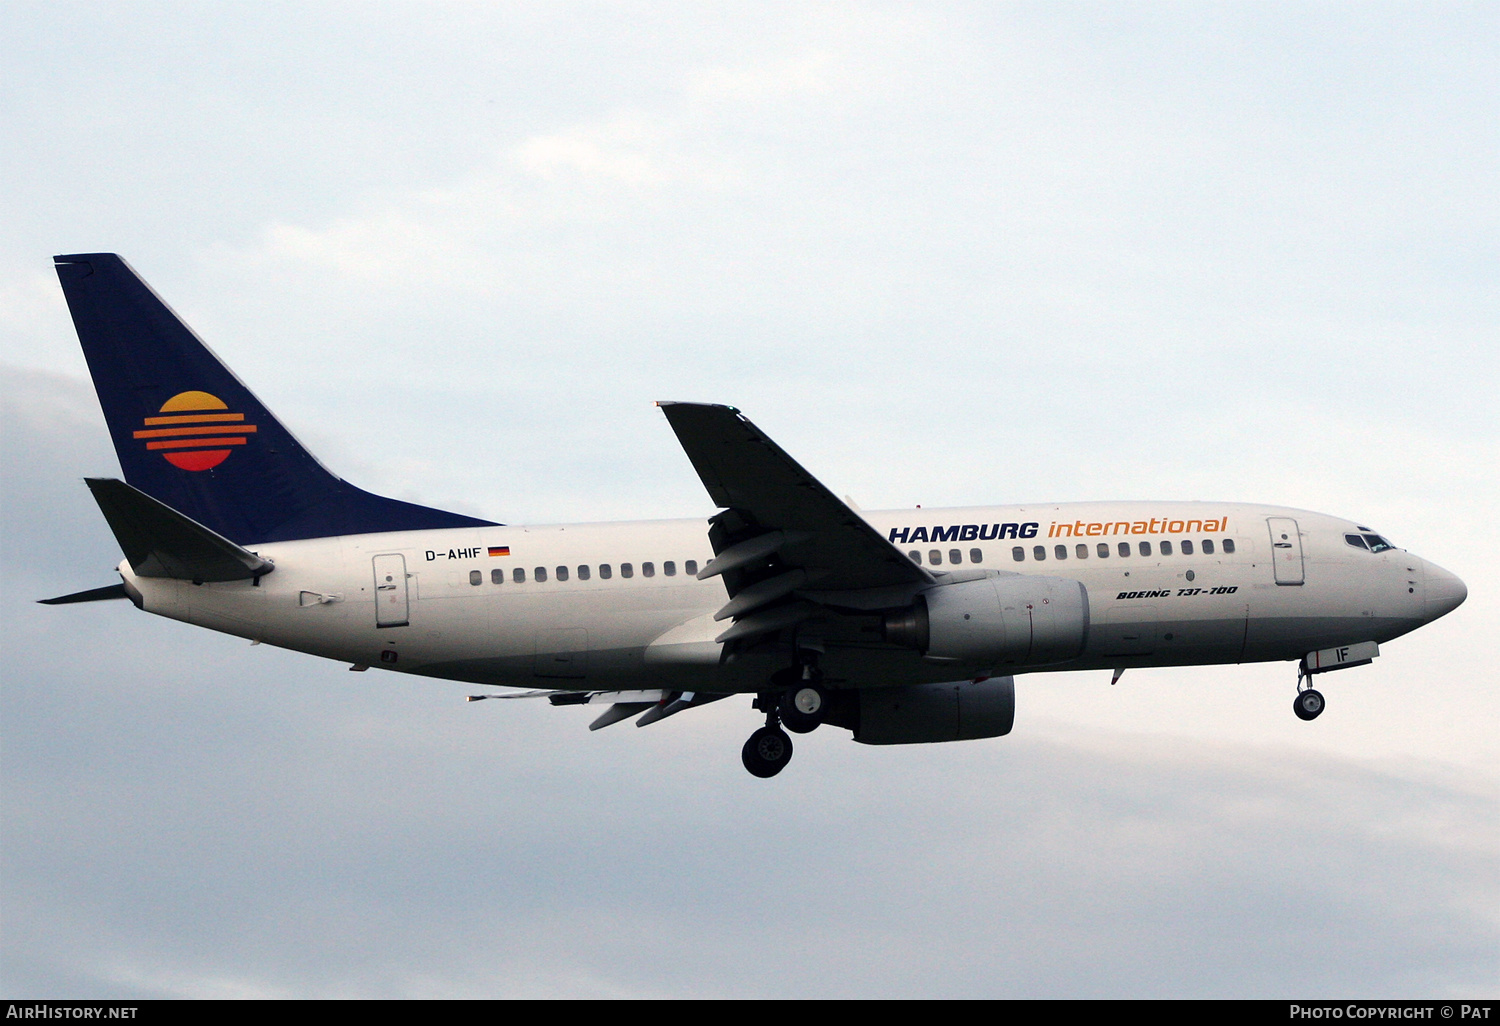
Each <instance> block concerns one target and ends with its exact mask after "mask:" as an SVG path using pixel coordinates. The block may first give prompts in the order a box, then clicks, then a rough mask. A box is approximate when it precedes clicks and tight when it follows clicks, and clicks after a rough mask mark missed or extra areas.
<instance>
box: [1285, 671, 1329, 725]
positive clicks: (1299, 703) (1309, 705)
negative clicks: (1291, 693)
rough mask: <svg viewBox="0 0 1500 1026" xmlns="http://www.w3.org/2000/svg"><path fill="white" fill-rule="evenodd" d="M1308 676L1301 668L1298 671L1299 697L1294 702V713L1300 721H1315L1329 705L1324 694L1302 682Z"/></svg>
mask: <svg viewBox="0 0 1500 1026" xmlns="http://www.w3.org/2000/svg"><path fill="white" fill-rule="evenodd" d="M1307 677H1308V675H1307V674H1306V673H1305V672H1304V671H1303V670H1302V668H1301V667H1299V668H1298V669H1297V697H1296V698H1294V699H1293V700H1292V712H1294V713H1296V714H1297V719H1299V720H1315V719H1317V718H1318V716H1319V715H1320V714H1321V713H1322V712H1323V707H1324V706H1325V705H1326V704H1327V703H1326V702H1324V701H1323V692H1321V691H1316V690H1314V689H1313V687H1312V686H1311V685H1308V686H1307V687H1306V688H1304V687H1303V686H1302V682H1303V681H1304V680H1306V679H1307Z"/></svg>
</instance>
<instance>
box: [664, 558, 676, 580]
mask: <svg viewBox="0 0 1500 1026" xmlns="http://www.w3.org/2000/svg"><path fill="white" fill-rule="evenodd" d="M661 572H662V573H663V574H664V575H665V576H667V577H676V576H677V564H676V563H674V562H672V561H671V560H670V559H669V560H667V561H666V562H665V563H663V564H662V565H661Z"/></svg>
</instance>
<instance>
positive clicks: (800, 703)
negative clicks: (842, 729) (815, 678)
mask: <svg viewBox="0 0 1500 1026" xmlns="http://www.w3.org/2000/svg"><path fill="white" fill-rule="evenodd" d="M780 704H781V725H782V726H783V727H785V728H786V729H787V730H790V731H791V732H792V733H794V734H810V733H812V732H813V731H814V730H817V729H818V727H820V726H822V724H823V717H824V715H825V714H826V713H827V712H828V692H827V691H824V690H823V688H822V687H821V686H820V685H817V684H811V683H808V682H805V681H804V682H802V683H800V684H797V685H795V686H794V687H791V688H789V689H788V690H787V691H785V692H784V693H783V694H782V696H781V703H780Z"/></svg>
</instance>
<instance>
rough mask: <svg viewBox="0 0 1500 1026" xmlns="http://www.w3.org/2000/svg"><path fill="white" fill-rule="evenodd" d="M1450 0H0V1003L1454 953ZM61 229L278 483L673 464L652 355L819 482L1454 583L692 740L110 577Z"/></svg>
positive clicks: (584, 500) (1138, 972)
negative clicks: (1066, 515)
mask: <svg viewBox="0 0 1500 1026" xmlns="http://www.w3.org/2000/svg"><path fill="white" fill-rule="evenodd" d="M1496 182H1500V9H1497V8H1496V7H1495V6H1494V5H1493V4H1484V3H1476V4H1442V3H1423V4H1393V5H1385V4H1352V5H1350V4H1339V5H1330V4H1318V3H1312V4H1306V5H1301V4H1271V3H1251V4H1229V3H1218V4H1212V5H1209V4H1201V5H1182V4H1147V3H1133V4H1123V3H1122V4H1113V5H1111V4H1105V5H1098V4H1057V3H1038V4H1000V5H997V4H961V3H953V4H931V5H909V4H889V5H887V4H859V3H845V4H837V5H832V6H826V5H816V4H800V5H795V6H794V5H786V4H765V5H744V4H726V3H721V4H714V5H701V4H680V5H678V4H670V3H650V4H632V3H609V4H604V3H600V4H563V3H544V4H534V5H532V4H510V5H505V6H502V7H497V6H495V5H488V4H451V5H450V4H437V3H429V4H413V5H402V4H380V5H372V4H334V3H322V4H303V3H298V4H286V5H277V4H269V3H259V4H253V5H233V4H214V5H203V4H180V5H178V4H139V3H136V4H132V3H125V4H121V3H108V4H105V3H93V2H83V0H80V2H74V3H70V4H66V5H61V4H51V3H20V2H10V3H6V4H4V5H3V6H0V212H3V217H0V360H3V361H4V366H3V386H4V387H3V399H4V407H3V420H0V430H3V437H0V441H3V462H0V470H3V473H4V475H5V477H4V483H3V491H0V496H3V501H4V507H3V522H0V527H3V535H0V544H3V566H0V574H3V577H4V580H5V584H6V586H5V588H4V589H3V595H0V601H3V602H4V608H5V611H6V615H7V618H8V620H9V623H10V624H11V628H12V629H11V631H10V632H9V635H8V637H7V639H6V642H5V646H4V653H5V665H6V669H5V672H4V677H3V687H0V774H3V778H0V810H3V817H0V991H3V992H4V993H6V994H8V995H13V996H17V997H20V996H36V997H40V996H56V995H78V996H85V995H89V996H118V997H136V996H141V997H144V996H167V995H184V996H355V995H359V996H659V995H670V996H679V995H680V996H924V995H931V996H955V997H957V996H988V997H1004V996H1091V997H1108V996H1198V995H1202V996H1303V997H1308V996H1319V995H1328V996H1350V995H1359V996H1366V995H1368V996H1403V995H1405V996H1440V995H1453V996H1460V997H1462V996H1475V995H1480V994H1488V995H1491V996H1492V995H1494V994H1495V993H1496V992H1497V990H1500V826H1497V824H1500V741H1497V737H1500V687H1497V685H1500V674H1497V673H1496V671H1495V669H1494V666H1493V658H1492V656H1491V655H1490V654H1489V652H1488V651H1487V647H1488V644H1489V643H1491V641H1492V639H1493V635H1494V631H1493V625H1494V623H1495V622H1496V619H1497V616H1500V596H1497V591H1496V588H1495V585H1494V582H1495V581H1496V579H1497V578H1500V558H1497V555H1496V546H1495V544H1494V537H1495V532H1494V527H1493V518H1494V515H1495V510H1496V509H1497V507H1500V487H1497V472H1496V468H1497V467H1500V442H1497V438H1500V416H1497V413H1496V401H1495V395H1496V391H1497V386H1500V357H1497V355H1496V349H1495V339H1496V330H1497V326H1500V282H1497V270H1500V259H1497V238H1500V224H1497V206H1500V204H1497V198H1496V197H1497V190H1496V187H1495V186H1496ZM99 250H108V251H114V252H119V253H121V254H122V255H124V256H125V257H126V259H128V260H129V261H130V262H131V263H132V264H133V265H134V267H135V268H136V269H137V270H138V271H139V272H140V273H141V274H142V275H143V276H144V277H145V278H146V279H147V280H148V281H149V282H150V283H151V284H152V285H153V286H154V287H155V288H156V289H157V291H158V292H159V293H161V294H162V296H163V297H164V298H165V299H166V300H167V301H168V302H169V303H171V304H172V305H173V306H174V307H175V308H176V309H177V310H178V312H179V313H180V314H182V315H183V317H184V318H185V319H186V320H187V321H188V322H189V323H190V324H191V325H192V326H193V327H194V328H195V329H196V330H197V331H198V332H199V334H200V335H202V336H203V337H204V338H205V339H206V340H207V341H208V342H209V344H210V345H211V346H213V347H214V349H215V350H216V351H217V352H218V353H219V355H220V356H221V357H223V358H224V359H225V360H226V361H227V362H228V363H229V364H230V365H231V366H232V367H233V368H234V369H235V370H236V372H237V373H238V374H239V375H240V376H241V377H242V378H243V379H244V380H245V381H246V382H247V383H248V384H249V385H250V387H251V388H252V389H254V390H255V391H256V392H257V393H258V394H259V395H260V396H261V398H262V399H264V400H265V402H266V404H267V405H268V406H269V407H270V408H272V409H273V410H275V411H276V413H277V414H278V416H280V417H281V419H283V420H284V421H285V422H286V423H287V424H288V426H290V427H291V428H292V430H293V431H295V432H296V433H297V434H299V435H300V436H301V437H302V438H303V440H304V441H306V442H307V443H308V444H309V445H310V447H311V448H312V449H313V450H314V451H315V452H317V453H318V455H319V456H320V457H322V458H323V459H324V461H325V462H327V463H328V464H329V465H330V466H332V467H333V468H334V469H335V470H336V471H337V472H339V473H341V474H342V475H343V476H345V477H347V478H348V479H350V480H351V481H353V482H355V483H356V484H359V485H361V486H363V487H366V488H370V489H372V490H376V491H380V492H384V493H387V494H393V495H397V496H400V497H403V498H408V499H413V500H416V501H421V502H425V503H428V504H432V505H438V506H443V507H446V508H452V509H457V510H461V511H464V512H470V513H474V514H478V515H483V516H487V517H491V518H494V519H499V520H504V521H506V522H512V523H515V522H558V521H575V520H606V519H628V518H644V517H659V516H707V515H708V514H710V513H711V512H712V507H711V506H710V504H709V502H708V499H707V496H706V495H705V493H704V492H703V489H702V486H701V484H700V483H699V482H698V480H697V478H696V476H695V475H694V474H693V472H692V469H691V467H690V465H689V464H688V462H687V459H686V457H685V456H683V454H682V452H681V450H680V448H679V447H678V446H677V444H676V442H675V439H674V438H673V436H672V433H671V431H670V430H669V429H668V427H667V425H666V423H665V421H664V419H663V418H662V417H661V415H660V413H659V411H657V410H656V409H655V408H653V406H652V405H651V404H652V402H653V401H654V400H658V399H692V400H702V401H713V402H725V403H731V404H733V405H735V406H738V407H739V408H741V409H742V410H744V411H745V412H746V413H747V414H748V415H749V416H750V417H751V418H752V419H754V420H755V421H756V423H757V424H758V425H759V426H761V427H762V428H763V429H765V430H766V431H767V432H768V433H769V434H770V435H771V436H772V437H774V438H776V439H777V441H778V442H780V443H781V445H782V446H783V447H784V448H786V449H787V450H788V451H789V452H791V453H792V454H793V455H795V456H796V457H797V458H798V459H799V460H801V461H802V462H803V463H804V465H806V466H807V467H808V468H809V469H810V470H812V471H813V472H814V473H815V474H817V475H819V476H820V478H821V479H822V480H823V481H824V482H825V483H826V484H828V485H829V487H830V488H832V489H833V490H834V491H835V492H837V493H838V494H846V493H847V494H849V495H850V496H852V497H853V498H854V500H855V501H856V502H857V503H859V504H860V505H861V506H863V507H864V508H867V509H875V508H892V507H903V506H905V507H909V506H913V505H915V504H917V503H921V504H922V505H924V506H939V505H959V504H979V503H1001V502H1021V501H1028V502H1035V501H1063V500H1089V499H1110V498H1131V499H1134V498H1160V499H1197V498H1201V499H1219V500H1235V501H1252V502H1253V501H1259V502H1270V503H1281V504H1285V505H1290V506H1296V507H1302V508H1310V509H1316V510H1321V511H1324V512H1328V513H1333V514H1339V515H1346V516H1350V517H1355V518H1358V519H1360V520H1361V522H1363V523H1369V524H1371V525H1372V526H1374V527H1375V528H1376V529H1377V530H1379V531H1381V532H1382V533H1384V534H1386V535H1387V536H1388V537H1390V538H1391V539H1392V540H1393V541H1394V542H1395V543H1396V544H1397V545H1400V546H1402V547H1407V548H1410V549H1411V550H1412V551H1414V552H1417V553H1419V554H1420V555H1422V556H1424V557H1426V558H1428V559H1431V560H1433V561H1434V562H1436V563H1438V564H1440V565H1442V566H1444V567H1446V568H1448V569H1450V570H1453V571H1454V572H1456V573H1458V574H1459V575H1460V576H1461V577H1463V578H1464V579H1465V581H1466V582H1467V583H1468V585H1469V590H1470V597H1469V600H1468V602H1467V603H1466V604H1465V605H1464V606H1463V607H1462V608H1461V609H1459V610H1458V611H1457V612H1456V613H1454V614H1452V615H1451V616H1449V617H1448V618H1446V619H1444V620H1442V621H1439V622H1438V623H1436V624H1433V625H1431V626H1429V627H1426V628H1424V629H1423V630H1421V631H1419V632H1417V633H1416V634H1414V635H1412V636H1410V637H1408V638H1404V639H1400V640H1397V641H1395V642H1392V643H1391V644H1389V645H1387V646H1385V647H1384V648H1383V650H1382V655H1381V657H1380V659H1378V660H1377V661H1376V663H1375V664H1374V665H1373V666H1370V667H1365V668H1360V669H1356V670H1351V671H1348V672H1347V673H1340V674H1336V675H1334V677H1333V678H1330V679H1328V680H1327V681H1326V683H1325V684H1323V685H1322V689H1323V690H1324V692H1325V694H1326V695H1327V696H1328V699H1329V708H1328V711H1327V713H1326V714H1325V715H1324V716H1323V717H1322V718H1320V719H1319V720H1318V721H1317V722H1316V723H1312V724H1304V723H1301V722H1300V721H1297V720H1296V719H1295V718H1294V717H1293V715H1292V711H1291V708H1290V706H1291V699H1292V694H1293V685H1294V681H1295V669H1294V667H1293V666H1292V665H1291V664H1265V665H1256V666H1246V667H1220V668H1209V669H1173V670H1158V671H1131V672H1130V673H1128V674H1126V676H1125V678H1124V679H1123V680H1122V681H1121V683H1120V684H1119V685H1118V686H1117V687H1114V688H1111V687H1110V686H1109V683H1108V674H1107V673H1103V674H1067V675H1038V676H1032V677H1027V678H1022V679H1021V680H1020V681H1018V689H1017V690H1018V712H1017V722H1016V729H1015V732H1014V733H1013V734H1012V735H1010V736H1008V737H1006V738H1002V739H996V740H991V741H981V742H968V743H962V744H954V745H941V746H915V747H909V748H900V749H889V750H886V749H876V748H868V747H864V746H859V745H854V744H851V743H849V741H848V734H847V733H845V732H842V731H838V730H834V729H825V730H821V731H818V732H816V733H814V734H812V735H808V736H806V737H805V738H803V737H799V738H798V739H797V746H798V747H797V755H796V758H795V759H794V761H793V762H792V764H791V766H790V767H789V768H788V769H787V771H786V772H784V773H783V774H782V775H781V776H779V777H777V778H776V779H775V780H772V781H759V780H755V779H753V778H751V777H749V776H748V775H747V774H746V773H745V772H744V770H743V768H742V767H741V766H740V762H739V747H740V745H741V743H742V742H743V740H744V737H745V736H746V735H747V734H748V733H749V731H750V730H751V729H753V728H754V726H756V725H757V720H756V717H755V715H754V714H753V713H752V712H751V710H750V709H749V708H748V703H747V702H745V701H741V700H730V701H726V702H722V703H719V704H717V705H714V706H711V707H709V708H707V709H704V710H700V711H696V712H691V713H687V714H684V715H682V716H679V717H676V718H674V719H671V720H669V721H667V722H664V723H661V724H659V725H655V726H652V727H650V728H647V729H644V730H637V729H636V728H635V727H633V726H631V725H630V724H628V723H627V724H623V725H621V726H618V727H614V728H611V729H610V730H606V731H601V732H598V733H594V734H590V733H589V732H588V731H587V730H586V729H585V727H586V723H587V721H588V720H589V719H590V718H591V717H590V715H589V714H588V713H587V712H585V711H581V710H576V709H552V708H550V707H548V706H546V705H545V704H538V703H533V702H505V703H496V702H488V703H483V704H480V705H470V704H467V703H465V702H464V701H463V695H464V694H465V693H466V689H464V688H462V687H460V686H456V685H451V684H444V683H438V682H424V681H422V680H421V679H418V678H411V677H405V676H396V675H384V674H380V673H375V672H371V673H367V674H361V675H351V674H349V673H348V672H347V671H346V669H345V668H344V667H343V666H342V665H340V664H334V663H328V662H322V661H319V660H315V659H312V658H311V657H306V656H300V655H295V654H291V653H285V652H279V651H276V650H272V649H270V648H268V647H266V646H260V647H256V648H250V647H249V646H248V645H246V644H245V643H244V642H242V641H239V640H236V639H231V638H227V637H223V636H218V635H214V634H210V633H208V632H206V631H203V630H200V629H196V628H192V627H188V626H186V625H183V624H178V623H174V622H169V621H165V620H160V619H156V618H153V617H149V616H147V615H145V614H142V613H139V612H138V611H136V610H135V609H134V608H132V607H130V606H129V605H128V604H126V603H98V604H94V605H89V606H72V607H63V608H49V607H41V606H37V605H35V604H34V601H33V600H34V599H36V598H40V597H43V596H46V595H52V594H58V593H62V592H67V591H74V590H80V589H83V588H88V587H94V586H98V585H103V584H107V583H109V582H110V581H111V580H113V579H114V576H113V573H112V567H113V566H114V564H115V563H117V562H118V561H119V558H120V555H119V551H118V549H117V547H116V546H115V543H114V540H113V538H112V537H111V536H110V535H109V533H108V530H107V528H106V527H105V526H104V524H103V522H102V519H101V518H100V517H99V515H98V512H97V509H96V508H95V507H94V506H93V504H92V502H91V501H90V499H89V496H88V493H87V490H86V489H85V488H84V487H83V485H82V483H81V480H80V479H81V478H83V477H84V476H85V475H100V474H103V475H114V474H117V473H118V467H117V465H116V464H115V462H114V457H113V454H112V452H111V451H110V448H109V443H108V437H107V435H106V432H105V429H104V425H103V422H102V418H101V417H100V415H99V412H98V407H97V403H96V402H95V400H94V398H93V394H92V390H91V387H90V385H89V383H88V381H87V377H86V372H85V368H84V363H83V359H82V356H81V353H80V352H79V349H78V345H77V339H76V336H75V335H74V333H73V329H72V325H71V322H70V320H69V318H68V316H67V310H66V307H65V304H64V303H63V299H62V295H61V292H60V290H59V289H58V286H57V280H56V276H55V274H54V273H53V271H52V268H51V260H50V257H51V256H52V255H53V254H58V253H73V252H88V251H99Z"/></svg>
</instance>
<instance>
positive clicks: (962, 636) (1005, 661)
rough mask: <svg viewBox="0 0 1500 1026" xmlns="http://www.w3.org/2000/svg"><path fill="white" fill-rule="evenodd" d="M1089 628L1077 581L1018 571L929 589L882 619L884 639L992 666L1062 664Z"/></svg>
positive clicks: (1079, 650)
mask: <svg viewBox="0 0 1500 1026" xmlns="http://www.w3.org/2000/svg"><path fill="white" fill-rule="evenodd" d="M1088 633H1089V596H1088V591H1087V590H1086V589H1085V588H1084V586H1083V585H1082V584H1081V583H1080V582H1078V581H1070V580H1068V579H1066V578H1062V577H1030V576H1025V575H1022V574H1015V575H1012V576H1008V577H986V578H983V579H982V580H977V581H964V582H962V583H960V584H945V585H940V586H938V587H936V588H929V589H928V590H927V591H924V592H923V593H922V594H921V595H918V596H917V600H916V602H914V603H913V604H912V607H911V608H910V609H908V610H906V611H905V612H903V613H900V614H896V615H893V616H887V617H886V619H885V638H886V640H887V641H893V642H895V643H896V644H898V645H906V646H908V647H910V648H915V649H917V650H918V651H920V652H921V653H922V654H923V655H924V656H926V657H928V658H929V659H941V660H952V661H958V662H964V663H974V664H981V665H984V666H986V667H987V668H993V669H999V668H1000V667H1003V666H1008V667H1015V668H1021V667H1029V666H1047V665H1049V664H1052V663H1062V662H1067V661H1068V660H1069V659H1073V658H1076V657H1077V656H1078V655H1079V654H1080V653H1082V652H1083V646H1084V644H1085V643H1086V642H1087V641H1088Z"/></svg>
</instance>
